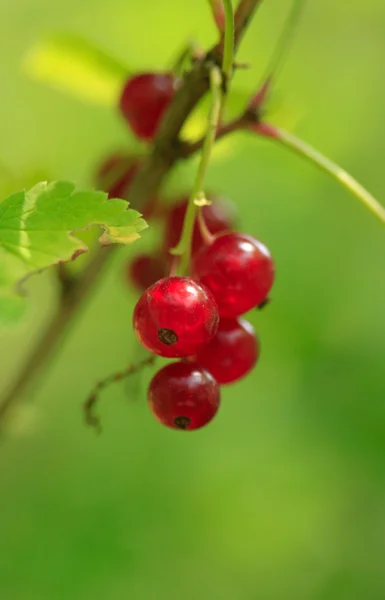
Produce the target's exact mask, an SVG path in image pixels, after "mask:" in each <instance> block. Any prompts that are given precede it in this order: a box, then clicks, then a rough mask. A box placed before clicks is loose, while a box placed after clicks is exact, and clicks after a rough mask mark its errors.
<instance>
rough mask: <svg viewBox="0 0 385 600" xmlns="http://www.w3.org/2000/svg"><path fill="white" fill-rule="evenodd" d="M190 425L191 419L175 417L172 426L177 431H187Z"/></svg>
mask: <svg viewBox="0 0 385 600" xmlns="http://www.w3.org/2000/svg"><path fill="white" fill-rule="evenodd" d="M190 423H191V419H189V418H188V417H175V419H174V424H175V425H176V427H177V428H178V429H187V428H188V426H189V425H190Z"/></svg>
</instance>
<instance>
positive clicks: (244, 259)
mask: <svg viewBox="0 0 385 600" xmlns="http://www.w3.org/2000/svg"><path fill="white" fill-rule="evenodd" d="M193 272H194V275H195V277H196V278H197V279H199V280H200V281H201V282H202V283H203V284H204V285H205V286H207V287H208V288H209V289H210V290H211V291H212V293H213V294H214V296H215V299H216V300H217V302H218V307H219V314H220V316H221V317H238V316H239V315H242V314H243V313H245V312H247V311H248V310H250V309H252V308H254V307H255V306H257V305H258V304H261V302H262V301H263V300H264V299H265V298H266V296H267V294H268V293H269V291H270V289H271V286H272V285H273V281H274V264H273V260H272V258H271V256H270V253H269V251H268V249H267V248H266V247H265V246H264V245H263V244H262V243H261V242H259V241H258V240H256V239H255V238H253V237H251V236H250V235H245V234H243V233H225V234H222V235H218V236H217V237H216V238H215V240H214V241H213V243H212V244H211V245H210V246H207V247H205V248H202V249H201V250H200V251H199V252H198V253H197V254H196V255H195V256H194V257H193Z"/></svg>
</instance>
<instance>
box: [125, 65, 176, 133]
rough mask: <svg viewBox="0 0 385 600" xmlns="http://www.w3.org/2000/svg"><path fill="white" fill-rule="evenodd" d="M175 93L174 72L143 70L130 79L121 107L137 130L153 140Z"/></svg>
mask: <svg viewBox="0 0 385 600" xmlns="http://www.w3.org/2000/svg"><path fill="white" fill-rule="evenodd" d="M174 93H175V79H174V77H173V76H172V74H171V73H140V74H139V75H135V76H134V77H132V78H131V79H129V80H128V81H127V83H126V85H125V86H124V88H123V92H122V95H121V98H120V110H121V112H122V114H123V116H124V117H125V119H126V120H127V121H128V123H129V125H130V127H131V129H132V130H133V131H134V133H135V134H136V135H137V136H138V137H139V138H141V139H143V140H152V139H153V138H154V137H155V134H156V132H157V129H158V125H159V123H160V121H161V119H162V117H163V115H164V113H165V112H166V110H167V108H168V106H169V104H170V103H171V100H172V99H173V97H174Z"/></svg>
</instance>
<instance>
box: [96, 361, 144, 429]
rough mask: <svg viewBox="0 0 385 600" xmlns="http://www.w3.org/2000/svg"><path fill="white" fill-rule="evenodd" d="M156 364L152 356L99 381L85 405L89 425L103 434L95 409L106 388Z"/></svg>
mask: <svg viewBox="0 0 385 600" xmlns="http://www.w3.org/2000/svg"><path fill="white" fill-rule="evenodd" d="M154 362H155V356H154V355H150V356H147V358H144V359H143V360H141V361H140V362H137V363H134V364H132V365H129V366H128V367H126V368H125V369H123V371H118V372H116V373H112V375H108V376H107V377H105V378H104V379H101V380H100V381H98V383H97V384H96V385H95V387H94V389H93V390H92V392H91V393H90V395H89V396H88V398H87V400H86V401H85V403H84V418H85V422H86V424H87V425H89V426H90V427H93V428H94V429H95V430H96V433H101V432H102V426H101V424H100V419H99V417H98V416H97V415H96V414H95V407H96V404H97V401H98V398H99V394H100V392H101V391H102V390H104V388H106V387H107V386H109V385H110V384H111V383H114V382H117V381H122V379H125V378H126V377H129V376H130V375H134V374H135V373H138V372H139V371H140V370H141V369H143V367H149V366H151V365H153V364H154Z"/></svg>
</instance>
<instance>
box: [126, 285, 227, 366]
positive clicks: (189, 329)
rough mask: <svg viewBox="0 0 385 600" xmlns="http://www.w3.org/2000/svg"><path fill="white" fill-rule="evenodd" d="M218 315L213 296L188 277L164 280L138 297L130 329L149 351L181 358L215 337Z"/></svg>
mask: <svg viewBox="0 0 385 600" xmlns="http://www.w3.org/2000/svg"><path fill="white" fill-rule="evenodd" d="M218 323H219V316H218V308H217V303H216V301H215V299H214V297H213V295H212V293H211V292H210V291H209V290H207V289H206V288H205V287H204V286H202V285H200V284H199V283H197V282H196V281H194V280H193V279H191V278H190V277H165V278H164V279H160V281H157V282H156V283H155V284H154V285H152V286H150V287H149V288H148V289H147V290H146V291H145V292H144V293H143V294H142V296H141V297H140V298H139V300H138V302H137V304H136V306H135V309H134V315H133V326H134V331H135V334H136V337H137V338H138V340H139V342H140V343H141V344H142V345H143V346H144V347H145V348H146V349H147V350H149V351H150V352H153V353H154V354H158V355H159V356H165V357H168V358H178V357H179V358H183V357H186V356H191V355H192V354H195V353H196V352H198V351H199V350H200V349H201V348H202V346H204V345H205V344H207V343H208V342H209V341H210V340H211V339H212V338H213V337H214V335H215V334H216V332H217V329H218Z"/></svg>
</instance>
